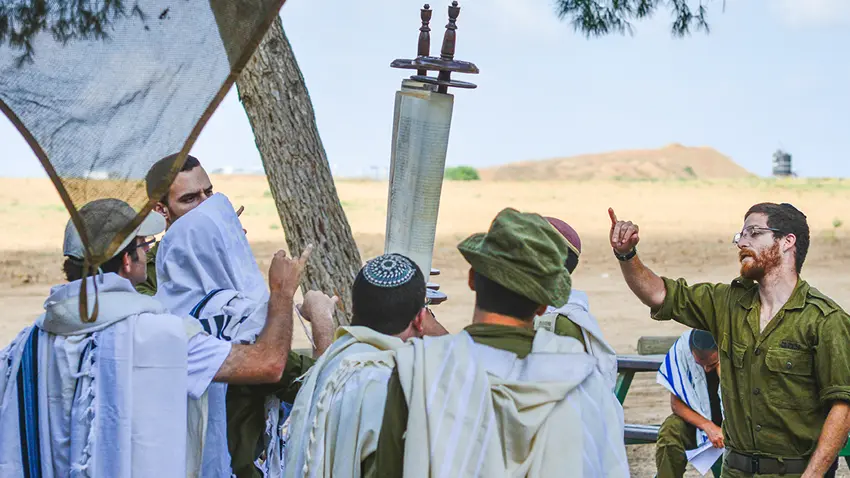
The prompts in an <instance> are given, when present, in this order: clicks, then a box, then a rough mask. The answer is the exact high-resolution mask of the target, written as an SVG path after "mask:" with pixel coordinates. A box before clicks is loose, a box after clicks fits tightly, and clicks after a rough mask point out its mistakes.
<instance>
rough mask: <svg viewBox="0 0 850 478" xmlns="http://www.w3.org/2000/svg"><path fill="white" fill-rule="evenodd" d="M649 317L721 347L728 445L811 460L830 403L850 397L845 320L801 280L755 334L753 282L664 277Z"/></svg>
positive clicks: (848, 324)
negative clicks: (701, 333) (707, 335)
mask: <svg viewBox="0 0 850 478" xmlns="http://www.w3.org/2000/svg"><path fill="white" fill-rule="evenodd" d="M663 280H664V285H665V287H666V290H667V296H666V298H665V299H664V303H663V304H662V306H661V308H660V309H659V310H658V311H657V312H656V313H655V314H653V318H654V319H656V320H671V319H672V320H675V321H677V322H679V323H682V324H684V325H686V326H688V327H692V328H697V329H702V330H708V331H710V332H711V334H712V335H713V336H714V337H715V340H717V343H718V344H719V348H720V364H721V369H722V370H723V372H722V373H721V374H720V383H721V393H722V399H723V407H724V411H725V420H724V421H723V435H724V437H725V442H726V447H727V448H729V449H731V450H734V451H737V452H739V453H745V454H751V455H753V454H758V455H763V456H769V457H773V458H800V457H809V456H810V455H811V454H812V453H813V452H814V450H815V447H816V445H817V440H818V437H819V435H820V431H821V428H822V427H823V424H824V421H825V420H826V416H827V414H828V413H829V409H830V406H831V402H832V401H834V400H842V401H850V317H848V315H847V314H846V313H845V312H844V310H842V309H841V307H839V306H838V305H837V304H836V303H835V302H834V301H832V300H831V299H829V298H828V297H826V296H825V295H823V294H822V293H820V292H819V291H818V290H817V289H815V288H813V287H810V286H809V284H808V283H807V282H806V281H804V280H802V279H799V280H798V282H797V285H796V286H795V288H794V291H793V292H792V294H791V297H790V298H789V299H788V302H786V303H785V305H784V306H783V307H782V309H780V310H779V312H777V313H776V315H775V316H774V317H773V318H772V320H771V321H770V322H769V323H768V324H767V326H766V327H765V329H764V331H760V326H759V311H760V309H761V303H760V300H759V293H758V285H757V284H756V283H755V282H753V281H751V280H747V279H743V278H738V279H735V280H734V281H732V282H731V283H730V284H708V283H701V284H695V285H690V286H689V285H688V284H687V283H686V282H685V280H684V279H679V280H672V279H669V278H663Z"/></svg>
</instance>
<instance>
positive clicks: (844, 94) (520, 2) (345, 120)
mask: <svg viewBox="0 0 850 478" xmlns="http://www.w3.org/2000/svg"><path fill="white" fill-rule="evenodd" d="M430 1H431V7H432V9H433V10H434V14H433V18H432V22H431V29H432V32H431V35H432V54H437V53H438V52H439V45H440V44H441V40H442V35H443V32H444V31H445V30H444V26H445V22H446V20H447V12H446V7H447V6H448V4H449V2H448V1H443V2H439V3H436V2H434V1H433V0H430ZM459 3H460V6H461V13H460V16H459V18H458V23H457V24H458V30H457V37H458V39H457V48H456V54H455V58H456V59H458V60H465V61H471V62H473V63H475V64H476V65H477V66H478V67H479V69H480V74H478V75H463V74H456V75H454V77H456V78H457V79H460V80H464V81H471V82H473V83H476V84H477V85H478V88H476V89H473V90H461V89H454V90H453V93H454V95H455V105H454V115H453V119H452V126H451V136H450V140H449V150H448V155H447V163H448V164H449V165H471V166H475V167H485V166H490V165H497V164H504V163H509V162H513V161H523V160H530V159H546V158H552V157H565V156H572V155H578V154H585V153H598V152H605V151H612V150H619V149H641V148H658V147H663V146H665V145H667V144H670V143H680V144H684V145H687V146H711V147H713V148H715V149H717V150H718V151H720V152H721V153H724V154H726V155H728V156H730V157H731V158H732V159H733V160H735V161H736V162H737V163H738V164H740V165H742V166H743V167H745V168H746V169H748V170H749V171H751V172H753V173H756V174H759V175H765V176H766V175H769V174H770V170H771V161H772V154H773V152H774V151H775V150H776V149H778V148H781V149H784V150H786V151H788V152H790V153H791V154H792V155H793V167H794V170H795V172H796V173H797V174H798V175H800V176H808V177H824V176H830V177H847V176H850V133H848V131H850V62H848V61H847V60H846V53H845V52H844V51H843V48H842V45H843V46H845V47H846V45H850V28H848V27H850V2H848V1H847V0H805V1H803V0H727V1H726V2H725V11H723V10H722V4H723V2H722V0H713V1H710V2H708V5H709V24H710V26H711V33H710V34H708V35H706V34H704V33H701V32H695V33H693V34H692V35H691V36H689V37H685V38H674V37H673V36H672V35H671V34H670V28H669V27H670V23H671V21H672V18H671V16H670V15H669V13H668V11H667V10H665V9H661V10H659V11H658V12H657V13H656V15H655V17H654V18H652V19H650V20H645V21H640V22H635V23H634V25H633V26H634V35H633V36H630V35H628V34H627V35H619V34H615V35H611V36H608V37H604V38H591V39H588V38H586V37H584V36H583V35H581V34H579V33H577V32H575V31H574V29H573V27H572V25H571V24H570V23H569V22H568V21H567V20H564V21H561V20H559V19H558V18H557V16H556V14H555V7H554V5H553V3H552V2H551V0H488V1H486V2H484V1H482V0H460V2H459ZM421 6H422V0H419V1H413V0H370V1H368V2H339V1H336V0H288V1H287V2H286V4H285V5H284V7H283V8H282V9H281V18H282V19H283V25H284V28H285V30H286V34H287V36H288V38H289V40H290V42H291V44H292V47H293V50H294V52H295V55H296V58H297V60H298V62H299V65H300V67H301V70H302V73H303V75H304V78H305V80H306V82H307V88H308V90H309V92H310V96H311V98H312V102H313V106H314V108H315V112H316V120H317V124H318V128H319V133H320V135H321V138H322V141H323V143H324V146H325V150H326V151H327V155H328V160H329V162H330V163H331V168H332V171H333V172H334V174H335V175H338V176H362V175H370V174H374V171H375V170H376V169H377V170H378V171H380V170H385V169H386V168H387V167H388V166H389V162H390V139H391V134H392V113H393V101H394V94H395V91H396V90H397V89H398V88H399V86H400V82H401V80H402V79H403V78H406V77H407V76H409V75H410V74H411V72H410V71H409V70H398V69H393V68H390V67H389V64H390V62H391V61H392V60H393V59H396V58H413V57H414V56H415V54H416V43H417V38H418V33H419V32H418V28H419V24H420V23H419V8H421ZM192 154H193V155H195V156H197V157H198V158H199V159H200V160H201V162H202V163H203V164H204V166H205V167H206V168H207V169H208V170H212V169H217V168H224V167H231V168H237V169H248V170H254V169H256V170H259V169H261V168H262V165H261V162H260V156H259V152H258V151H257V149H256V146H255V144H254V140H253V134H252V132H251V127H250V125H249V123H248V120H247V117H246V116H245V113H244V111H243V109H242V106H241V104H240V103H239V101H238V98H237V95H236V89H235V87H234V88H233V89H232V90H231V92H230V93H229V94H228V96H227V97H226V99H225V100H224V101H223V102H222V104H221V105H220V106H219V108H218V110H217V111H216V112H215V114H214V115H213V117H212V118H211V120H210V121H209V123H208V124H207V126H206V128H205V129H204V130H203V132H202V133H201V136H200V137H199V139H198V141H197V142H196V143H195V145H194V147H193V149H192ZM43 175H44V172H43V170H42V168H41V165H40V164H39V162H38V161H37V160H36V158H35V156H34V155H33V154H32V152H31V151H30V149H29V147H28V146H27V144H26V143H25V142H24V141H23V139H22V138H21V137H20V135H19V134H18V132H17V131H16V130H15V129H14V127H12V125H11V124H10V123H9V122H8V120H6V119H5V117H2V116H0V176H26V177H38V176H43Z"/></svg>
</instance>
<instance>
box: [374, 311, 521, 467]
mask: <svg viewBox="0 0 850 478" xmlns="http://www.w3.org/2000/svg"><path fill="white" fill-rule="evenodd" d="M464 330H465V331H466V332H467V333H469V336H470V337H472V340H473V341H474V342H476V343H479V344H483V345H487V346H489V347H493V348H496V349H501V350H507V351H508V352H513V353H515V354H516V355H517V357H519V358H525V357H526V356H528V354H530V353H531V348H532V346H533V345H534V334H535V332H534V331H533V330H531V329H522V328H519V327H512V326H508V325H498V324H472V325H469V326H467V327H466V328H465V329H464ZM407 417H408V408H407V401H405V398H404V391H403V390H402V388H401V380H400V378H399V375H398V367H393V372H392V375H390V380H389V382H388V384H387V402H386V406H385V407H384V420H383V423H382V425H381V432H380V434H379V437H378V445H377V449H376V450H375V453H372V454H371V455H369V456H368V457H366V459H364V460H363V463H362V464H361V475H362V476H363V477H364V478H372V477H379V476H380V477H381V478H394V477H399V478H400V477H401V476H402V475H403V470H404V434H405V432H406V431H407Z"/></svg>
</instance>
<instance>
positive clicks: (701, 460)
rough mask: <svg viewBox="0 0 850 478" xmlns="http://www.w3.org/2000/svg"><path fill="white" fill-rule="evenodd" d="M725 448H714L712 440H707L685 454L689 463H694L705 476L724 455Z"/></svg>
mask: <svg viewBox="0 0 850 478" xmlns="http://www.w3.org/2000/svg"><path fill="white" fill-rule="evenodd" d="M723 450H725V448H714V446H713V445H712V444H711V442H710V441H707V442H705V443H703V444H702V446H701V447H699V448H695V449H693V450H686V451H685V456H687V457H688V463H690V464H691V465H693V467H694V468H696V470H697V471H698V472H700V474H701V475H703V476H705V474H706V473H708V471H709V470H711V467H712V465H714V462H716V461H717V459H718V458H720V456H721V455H723Z"/></svg>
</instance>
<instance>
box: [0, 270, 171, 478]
mask: <svg viewBox="0 0 850 478" xmlns="http://www.w3.org/2000/svg"><path fill="white" fill-rule="evenodd" d="M93 280H98V281H99V282H98V295H97V296H98V305H99V314H98V317H97V321H95V322H94V323H88V324H87V323H82V322H81V320H80V317H79V306H78V304H79V302H78V294H79V291H80V285H81V284H80V281H76V282H72V283H69V284H64V285H61V286H57V287H54V288H53V289H52V290H51V294H50V297H49V298H48V299H47V301H46V302H45V305H44V307H45V314H43V315H42V316H41V317H39V318H38V320H37V321H36V323H35V325H34V326H31V327H28V328H26V329H25V330H24V331H23V332H21V333H20V334H19V335H18V337H17V338H16V339H15V340H14V341H13V342H12V344H11V345H9V346H8V347H6V348H5V349H3V350H2V351H1V352H0V476H4V477H5V476H22V475H23V472H22V469H23V465H24V462H25V461H27V460H23V458H22V440H21V434H20V432H21V431H22V430H20V423H21V422H20V419H19V412H20V411H22V410H28V411H29V412H30V413H31V415H30V416H31V417H35V415H34V414H35V413H37V419H35V418H33V419H32V421H29V420H28V422H29V423H30V424H31V425H33V426H32V427H31V428H28V429H29V430H31V431H32V432H33V433H37V434H38V441H39V442H40V446H39V447H37V449H38V452H39V456H37V457H35V458H33V459H30V458H32V455H30V458H28V461H29V462H30V463H34V464H35V466H36V468H39V465H40V473H41V476H42V477H45V478H53V477H55V478H65V477H69V476H72V477H110V478H113V477H114V478H124V477H126V478H130V477H133V478H138V477H151V478H167V477H173V478H178V477H184V476H186V471H185V467H186V427H185V423H186V390H187V363H186V342H187V337H186V332H185V330H184V324H183V321H182V320H181V319H180V318H178V317H175V316H173V315H168V314H166V313H165V309H164V308H163V307H162V306H161V305H160V304H159V303H158V302H156V301H155V300H153V299H151V298H149V297H146V296H143V295H141V294H138V293H137V292H136V291H135V290H134V289H133V286H132V285H131V284H130V282H129V281H127V280H126V279H123V278H121V277H120V276H118V275H117V274H112V273H110V274H104V275H101V276H98V278H96V279H92V278H89V279H88V282H89V285H88V293H89V297H94V288H93V286H92V285H91V282H92V281H93ZM93 306H94V301H92V300H89V313H91V312H92V309H93ZM28 342H30V344H31V345H29V346H28ZM28 351H32V354H31V355H28ZM30 358H32V359H35V363H34V362H33V361H32V360H30ZM19 371H20V372H21V373H22V374H25V375H27V377H24V375H22V378H23V379H24V380H25V382H19V380H18V373H19ZM35 377H37V378H35ZM22 383H26V384H27V385H25V386H30V385H33V386H35V388H36V389H37V390H35V393H34V396H35V397H37V398H35V399H33V400H32V401H27V400H25V401H24V402H21V401H20V400H19V398H18V397H19V395H18V394H19V392H22V390H20V389H19V385H20V384H22ZM33 448H36V447H33Z"/></svg>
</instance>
